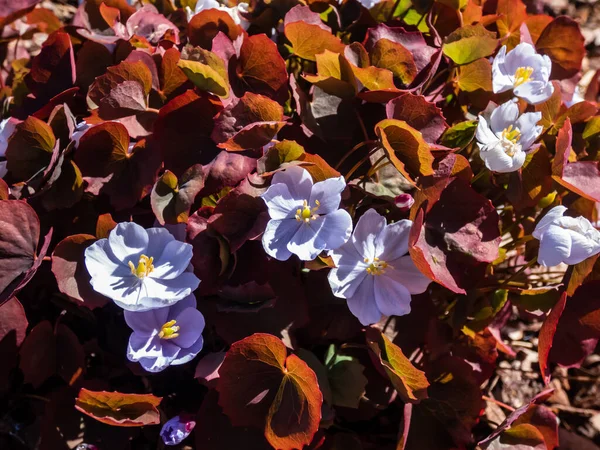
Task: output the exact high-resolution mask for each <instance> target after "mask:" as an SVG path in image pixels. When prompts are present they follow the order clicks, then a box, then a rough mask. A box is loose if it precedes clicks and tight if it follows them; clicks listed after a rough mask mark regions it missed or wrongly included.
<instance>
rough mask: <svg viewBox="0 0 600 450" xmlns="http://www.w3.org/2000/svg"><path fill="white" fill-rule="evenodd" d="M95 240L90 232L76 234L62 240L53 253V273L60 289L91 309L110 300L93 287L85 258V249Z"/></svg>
mask: <svg viewBox="0 0 600 450" xmlns="http://www.w3.org/2000/svg"><path fill="white" fill-rule="evenodd" d="M95 241H96V238H95V237H94V236H91V235H89V234H74V235H72V236H68V237H66V238H65V239H63V240H62V241H60V243H59V244H58V245H57V246H56V247H55V248H54V252H53V253H52V273H53V274H54V276H55V277H56V282H57V284H58V289H59V290H60V291H61V292H62V293H63V294H65V295H68V296H69V297H71V298H73V299H75V300H77V301H80V302H82V303H83V305H84V306H87V307H88V308H90V309H92V308H96V307H102V306H104V305H105V304H106V303H107V301H108V299H107V298H106V297H104V296H103V295H100V294H98V293H97V292H96V291H94V290H93V289H92V287H91V285H90V275H89V273H88V271H87V269H86V268H85V264H84V260H83V257H84V252H85V249H86V248H87V247H89V246H90V245H91V244H92V243H94V242H95Z"/></svg>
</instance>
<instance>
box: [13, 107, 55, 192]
mask: <svg viewBox="0 0 600 450" xmlns="http://www.w3.org/2000/svg"><path fill="white" fill-rule="evenodd" d="M55 146H56V138H55V137H54V132H53V131H52V128H50V126H49V125H47V124H46V123H45V122H43V121H41V120H39V119H36V118H35V117H31V116H30V117H28V118H27V119H26V120H25V121H23V122H21V123H19V124H18V125H17V127H16V129H15V131H14V132H13V134H12V136H11V138H10V140H9V143H8V146H7V148H6V159H7V169H8V171H9V172H11V174H12V175H13V176H14V177H15V178H17V179H18V180H28V179H30V178H31V177H33V176H34V175H36V174H38V173H39V172H40V171H42V170H43V169H46V168H47V167H48V166H49V165H50V161H51V159H52V153H53V151H54V149H55Z"/></svg>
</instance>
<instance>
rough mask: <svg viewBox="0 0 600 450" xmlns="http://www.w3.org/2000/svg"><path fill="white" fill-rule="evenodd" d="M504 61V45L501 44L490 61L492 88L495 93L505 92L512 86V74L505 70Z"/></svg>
mask: <svg viewBox="0 0 600 450" xmlns="http://www.w3.org/2000/svg"><path fill="white" fill-rule="evenodd" d="M505 63H506V45H503V46H502V48H501V49H500V50H499V51H498V54H497V55H496V57H495V58H494V61H493V63H492V89H493V90H494V93H495V94H498V93H500V92H506V91H509V90H511V89H512V88H513V79H512V76H511V75H512V74H509V73H508V72H507V70H506V67H505V66H506V64H505ZM513 74H514V73H513Z"/></svg>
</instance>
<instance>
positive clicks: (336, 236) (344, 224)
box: [313, 209, 352, 250]
mask: <svg viewBox="0 0 600 450" xmlns="http://www.w3.org/2000/svg"><path fill="white" fill-rule="evenodd" d="M321 218H322V219H323V222H322V226H321V227H320V229H319V230H318V231H317V238H316V241H315V242H316V247H317V248H320V249H322V250H335V249H336V248H339V247H341V246H342V245H343V244H344V243H346V241H348V239H349V238H350V234H351V233H352V217H350V214H348V211H346V210H343V209H338V210H337V211H335V212H333V213H331V214H327V215H325V216H320V217H318V218H317V220H314V221H313V222H318V221H319V219H321Z"/></svg>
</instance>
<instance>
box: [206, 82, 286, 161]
mask: <svg viewBox="0 0 600 450" xmlns="http://www.w3.org/2000/svg"><path fill="white" fill-rule="evenodd" d="M282 119H283V108H282V107H281V106H280V105H279V104H278V103H277V102H275V101H273V100H271V99H269V98H268V97H265V96H263V95H257V94H253V93H252V92H246V94H244V96H243V97H242V98H240V99H239V101H237V102H235V103H232V104H231V105H230V106H228V107H227V108H225V110H223V112H222V113H221V115H220V116H219V117H218V118H217V120H216V121H215V128H214V130H213V133H212V135H211V137H212V139H213V140H214V141H215V142H217V143H218V144H219V145H218V146H219V148H223V149H225V150H228V151H243V150H246V149H253V148H261V147H262V146H263V145H266V144H268V143H269V142H271V140H272V139H273V137H274V136H275V135H276V134H277V132H278V131H279V130H280V129H281V128H282V127H283V126H284V125H285V122H283V120H282Z"/></svg>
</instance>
